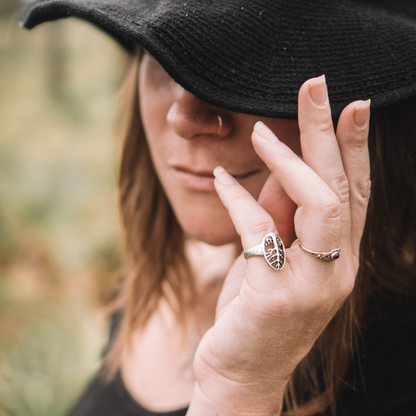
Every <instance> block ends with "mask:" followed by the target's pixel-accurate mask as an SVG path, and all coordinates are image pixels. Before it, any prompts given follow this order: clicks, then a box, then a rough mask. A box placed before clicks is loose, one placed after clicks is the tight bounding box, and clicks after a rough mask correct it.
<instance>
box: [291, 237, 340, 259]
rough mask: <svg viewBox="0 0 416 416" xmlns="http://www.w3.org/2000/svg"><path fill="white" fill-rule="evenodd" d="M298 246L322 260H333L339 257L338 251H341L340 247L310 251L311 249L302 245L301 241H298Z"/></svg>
mask: <svg viewBox="0 0 416 416" xmlns="http://www.w3.org/2000/svg"><path fill="white" fill-rule="evenodd" d="M298 244H299V247H300V248H301V249H302V250H303V251H304V252H305V253H308V254H310V255H311V256H313V257H316V258H317V259H319V260H324V261H334V260H337V259H339V252H340V251H341V247H338V248H334V249H333V250H331V251H326V252H320V251H312V250H308V249H307V248H306V247H304V246H303V245H302V244H301V242H300V241H299V242H298Z"/></svg>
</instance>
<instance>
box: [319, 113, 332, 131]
mask: <svg viewBox="0 0 416 416" xmlns="http://www.w3.org/2000/svg"><path fill="white" fill-rule="evenodd" d="M317 129H318V132H320V133H323V134H325V135H327V134H333V133H334V125H333V124H332V120H331V119H330V118H329V117H327V116H326V115H325V116H324V117H322V118H321V120H320V121H319V124H318V125H317Z"/></svg>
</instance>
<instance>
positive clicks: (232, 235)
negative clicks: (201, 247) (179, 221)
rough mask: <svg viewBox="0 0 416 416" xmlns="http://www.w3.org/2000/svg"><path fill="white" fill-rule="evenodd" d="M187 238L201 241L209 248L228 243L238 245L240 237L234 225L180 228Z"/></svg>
mask: <svg viewBox="0 0 416 416" xmlns="http://www.w3.org/2000/svg"><path fill="white" fill-rule="evenodd" d="M182 228H183V229H184V231H185V234H186V235H187V237H188V238H191V239H193V240H198V241H202V242H204V243H206V244H209V245H211V246H223V245H225V244H230V243H239V242H240V236H239V235H238V234H237V231H236V230H235V228H234V225H232V223H231V224H227V225H222V224H221V226H211V227H207V225H206V224H204V226H203V227H195V226H194V227H189V226H188V227H186V226H185V227H182Z"/></svg>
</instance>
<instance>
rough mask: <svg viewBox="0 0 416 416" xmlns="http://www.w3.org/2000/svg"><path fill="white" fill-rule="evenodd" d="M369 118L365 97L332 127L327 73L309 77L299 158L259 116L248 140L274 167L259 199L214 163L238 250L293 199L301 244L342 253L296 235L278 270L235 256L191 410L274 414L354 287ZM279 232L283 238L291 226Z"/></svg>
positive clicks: (302, 96) (204, 347) (252, 242)
mask: <svg viewBox="0 0 416 416" xmlns="http://www.w3.org/2000/svg"><path fill="white" fill-rule="evenodd" d="M368 119H369V103H368V102H362V101H357V102H354V103H351V104H350V105H349V106H347V107H346V108H345V109H344V111H343V113H342V114H341V117H340V120H339V123H338V128H337V132H336V134H335V132H334V130H333V126H332V119H331V111H330V106H329V101H328V97H327V90H326V84H325V78H324V77H319V78H315V79H311V80H309V81H307V82H305V84H304V85H303V86H302V87H301V89H300V91H299V128H300V132H301V147H302V155H303V161H302V160H301V159H300V158H299V157H298V156H297V155H295V154H294V153H293V152H292V151H291V150H290V149H289V148H288V147H287V146H286V145H285V144H283V143H282V142H279V140H278V139H277V138H276V136H275V135H274V134H273V133H272V132H271V130H269V129H268V128H267V127H266V126H265V125H263V124H262V123H258V124H257V125H256V126H255V131H254V132H253V136H252V141H253V145H254V148H255V150H256V152H257V153H258V155H259V156H260V157H261V158H262V159H263V160H264V162H265V163H266V164H267V166H268V167H269V169H270V170H271V172H272V175H273V178H272V179H271V180H269V181H268V182H267V183H266V185H265V187H264V189H263V191H262V196H261V199H262V200H263V204H262V205H263V206H262V205H261V204H260V203H259V202H258V201H256V200H255V199H254V198H253V197H252V196H251V195H250V194H249V193H248V192H247V191H246V190H245V189H244V188H243V187H242V186H240V185H239V184H238V183H237V182H236V181H235V180H234V179H233V178H232V177H231V176H230V175H229V174H228V173H227V172H225V171H223V170H222V171H221V169H220V170H217V171H216V174H217V178H216V181H215V186H216V189H217V192H218V195H219V196H220V198H221V200H222V202H223V203H224V205H225V207H226V208H227V209H228V211H229V214H230V216H231V219H232V221H233V223H234V225H235V227H236V230H237V231H238V233H239V235H240V236H241V239H242V244H243V248H244V250H248V249H250V248H252V247H254V246H257V245H259V244H260V243H261V242H262V240H263V237H264V236H265V235H266V234H267V233H269V232H272V231H276V230H277V232H278V233H279V226H278V225H279V224H288V221H289V223H290V219H288V218H284V219H283V220H282V218H280V217H279V209H275V208H279V207H281V206H282V204H290V200H291V201H293V202H294V203H295V204H296V206H297V208H296V211H295V213H294V229H295V233H296V236H297V237H298V239H299V240H300V241H301V242H302V244H303V245H304V246H305V247H307V248H308V249H310V250H313V251H318V252H327V251H330V250H332V249H334V248H337V247H340V248H341V252H340V258H339V259H338V260H336V261H332V262H325V261H322V260H319V259H317V258H314V257H312V256H310V255H309V254H307V253H305V252H304V251H302V250H301V248H300V247H299V245H298V240H296V241H294V242H293V244H292V245H291V246H290V248H286V265H285V267H284V268H283V269H282V270H280V271H275V270H273V269H272V268H271V267H270V266H269V265H268V264H267V263H266V261H265V260H264V258H263V257H252V258H249V259H248V260H244V259H243V257H242V256H240V257H239V258H238V259H237V260H236V262H235V264H234V265H233V267H232V269H231V270H230V272H229V274H228V276H227V279H226V282H225V284H224V289H223V292H222V294H221V296H220V299H219V302H218V308H217V319H216V323H215V325H214V326H213V327H212V328H211V329H210V330H209V331H208V332H207V333H206V334H205V336H204V337H203V339H202V340H201V343H200V345H199V347H198V350H197V353H196V356H195V361H194V372H195V377H196V388H195V394H194V397H193V399H192V402H191V406H190V410H189V412H188V415H194V414H195V415H196V414H197V415H214V414H218V415H234V414H235V415H237V414H238V415H254V414H256V415H277V414H279V413H280V409H281V406H282V401H283V392H284V389H285V387H286V384H287V382H288V380H289V378H290V376H291V374H292V372H293V371H294V369H295V367H296V366H297V365H298V363H299V362H300V361H301V360H302V358H303V357H304V356H305V355H306V354H307V353H308V352H309V350H310V349H311V347H312V345H313V344H314V342H315V341H316V339H317V338H318V336H319V335H320V334H321V332H322V331H323V329H324V328H325V327H326V325H327V324H328V322H329V321H330V320H331V318H332V317H333V316H334V314H335V312H336V311H337V310H338V309H339V307H340V306H341V305H342V303H343V302H344V300H345V299H346V297H347V296H348V295H349V293H350V292H351V290H352V288H353V286H354V280H355V276H356V273H357V269H358V250H359V244H360V240H361V236H362V232H363V227H364V221H365V216H366V209H367V202H368V198H369V195H370V179H369V178H370V168H369V157H368V150H367V135H368V124H369V122H368ZM260 202H261V201H260ZM274 207H275V208H274ZM285 212H287V211H285ZM282 237H283V239H284V241H285V242H286V244H288V240H290V230H289V231H288V230H285V235H284V236H282ZM289 243H290V241H289Z"/></svg>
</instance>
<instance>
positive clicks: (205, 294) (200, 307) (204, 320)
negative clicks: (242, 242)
mask: <svg viewBox="0 0 416 416" xmlns="http://www.w3.org/2000/svg"><path fill="white" fill-rule="evenodd" d="M239 251H240V247H238V246H237V245H236V244H226V245H224V246H219V247H215V246H210V245H208V244H206V243H203V242H201V241H196V240H188V242H187V245H186V252H187V255H188V258H189V262H190V265H191V268H192V271H193V274H194V276H195V289H196V299H195V319H196V322H197V326H198V330H199V333H200V335H201V336H202V335H203V334H204V333H205V332H206V331H207V330H208V329H209V328H210V327H211V326H212V325H213V324H214V320H215V309H216V305H217V300H218V296H219V294H220V292H221V289H222V285H223V283H224V279H225V277H226V275H227V273H228V270H229V269H230V267H231V265H232V264H233V262H234V260H235V258H236V256H237V255H238V252H239Z"/></svg>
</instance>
